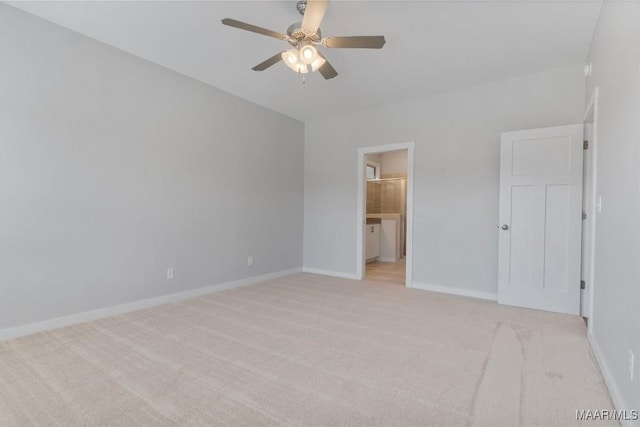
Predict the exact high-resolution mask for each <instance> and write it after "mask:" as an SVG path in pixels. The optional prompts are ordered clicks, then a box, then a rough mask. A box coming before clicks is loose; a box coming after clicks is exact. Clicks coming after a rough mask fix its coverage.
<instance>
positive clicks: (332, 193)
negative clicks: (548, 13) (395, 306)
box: [304, 65, 584, 293]
mask: <svg viewBox="0 0 640 427" xmlns="http://www.w3.org/2000/svg"><path fill="white" fill-rule="evenodd" d="M583 108H584V79H583V76H582V65H573V66H567V67H564V68H560V69H556V70H551V71H548V72H544V73H539V74H534V75H529V76H524V77H519V78H514V79H509V80H504V81H500V82H496V83H492V84H488V85H484V86H481V87H476V88H472V89H468V90H461V91H458V92H454V93H449V94H443V95H438V96H433V97H430V98H427V99H422V100H416V101H412V102H405V103H402V104H396V105H391V106H387V107H381V108H376V109H372V110H369V111H365V112H359V113H353V114H349V115H346V116H340V117H335V118H328V119H318V120H312V121H308V122H307V123H306V124H305V195H304V197H305V229H304V266H305V267H306V268H315V269H321V270H328V271H332V272H337V273H343V274H355V272H356V240H357V239H356V232H357V220H356V197H357V173H356V172H357V149H358V147H366V146H375V145H382V144H390V143H397V142H406V141H415V144H416V147H415V172H414V179H415V188H414V240H413V249H414V258H413V259H414V271H413V280H414V282H417V283H422V284H429V285H438V286H448V287H452V288H461V289H466V290H472V291H476V292H486V293H495V292H496V291H497V283H498V273H497V269H498V229H497V226H498V185H499V157H500V150H499V143H500V132H503V131H510V130H518V129H527V128H537V127H545V126H555V125H563V124H569V123H577V122H580V121H581V120H582V111H583Z"/></svg>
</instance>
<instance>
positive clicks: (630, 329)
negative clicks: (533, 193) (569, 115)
mask: <svg viewBox="0 0 640 427" xmlns="http://www.w3.org/2000/svg"><path fill="white" fill-rule="evenodd" d="M638 7H639V6H638V2H605V3H604V4H603V6H602V14H601V16H600V21H599V23H598V27H597V29H596V32H595V35H594V38H593V43H592V45H591V51H590V53H589V58H588V61H589V62H592V63H593V71H592V77H591V79H590V80H589V82H588V84H587V94H588V96H590V95H591V93H592V92H593V90H594V88H595V87H599V92H600V101H599V106H598V107H599V111H598V115H599V117H598V122H597V147H596V150H597V158H598V160H597V188H596V195H597V196H601V197H602V213H600V214H597V216H596V236H595V248H596V252H595V265H594V270H595V271H594V273H595V278H594V283H593V286H594V307H593V319H592V322H593V336H592V337H591V339H592V342H594V343H595V344H596V346H597V347H598V348H599V350H600V352H601V355H602V360H601V362H603V363H601V367H602V369H603V370H604V371H606V372H607V373H608V374H609V375H610V376H611V379H612V380H613V383H610V384H609V386H610V389H611V393H612V395H614V398H617V399H618V404H620V405H621V407H620V409H640V225H639V224H640V134H639V129H638V126H639V125H640V123H639V121H640V104H639V102H640V83H639V81H640V67H639V65H640V58H639V53H640V46H639V42H640V41H639V40H638V37H639V33H638V31H639V29H640V28H639V23H638V12H639V11H638ZM629 350H632V351H633V352H634V353H635V380H634V381H633V382H632V381H631V380H630V378H629V373H628V370H627V363H628V351H629ZM637 425H640V422H639V423H638V424H637Z"/></svg>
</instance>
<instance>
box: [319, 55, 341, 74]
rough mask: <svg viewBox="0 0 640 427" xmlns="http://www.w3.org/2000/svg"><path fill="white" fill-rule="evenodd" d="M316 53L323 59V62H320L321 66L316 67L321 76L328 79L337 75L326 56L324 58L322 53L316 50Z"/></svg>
mask: <svg viewBox="0 0 640 427" xmlns="http://www.w3.org/2000/svg"><path fill="white" fill-rule="evenodd" d="M318 55H319V56H320V57H321V58H322V59H324V60H325V63H324V64H322V67H320V68H318V71H319V72H320V74H322V77H324V78H325V80H329V79H332V78H334V77H335V76H337V75H338V72H337V71H336V69H335V68H333V66H332V65H331V64H329V61H327V58H325V57H324V55H322V54H321V53H320V52H318Z"/></svg>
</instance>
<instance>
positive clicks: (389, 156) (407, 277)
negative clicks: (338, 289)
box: [357, 143, 413, 285]
mask: <svg viewBox="0 0 640 427" xmlns="http://www.w3.org/2000/svg"><path fill="white" fill-rule="evenodd" d="M358 169H359V172H360V173H359V183H358V184H359V185H358V224H359V227H358V228H359V231H360V233H361V235H360V236H359V238H358V242H359V243H360V244H359V245H358V249H357V250H358V277H359V278H360V279H367V280H375V281H382V282H386V283H390V284H399V285H410V284H411V235H412V218H413V215H412V213H413V212H412V209H413V170H412V169H413V143H404V144H392V145H386V146H380V147H369V148H365V149H360V150H358Z"/></svg>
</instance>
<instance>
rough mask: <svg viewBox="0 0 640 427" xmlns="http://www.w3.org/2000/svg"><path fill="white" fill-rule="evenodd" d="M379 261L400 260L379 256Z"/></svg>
mask: <svg viewBox="0 0 640 427" xmlns="http://www.w3.org/2000/svg"><path fill="white" fill-rule="evenodd" d="M378 261H380V262H398V260H397V259H395V258H394V257H378Z"/></svg>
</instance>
